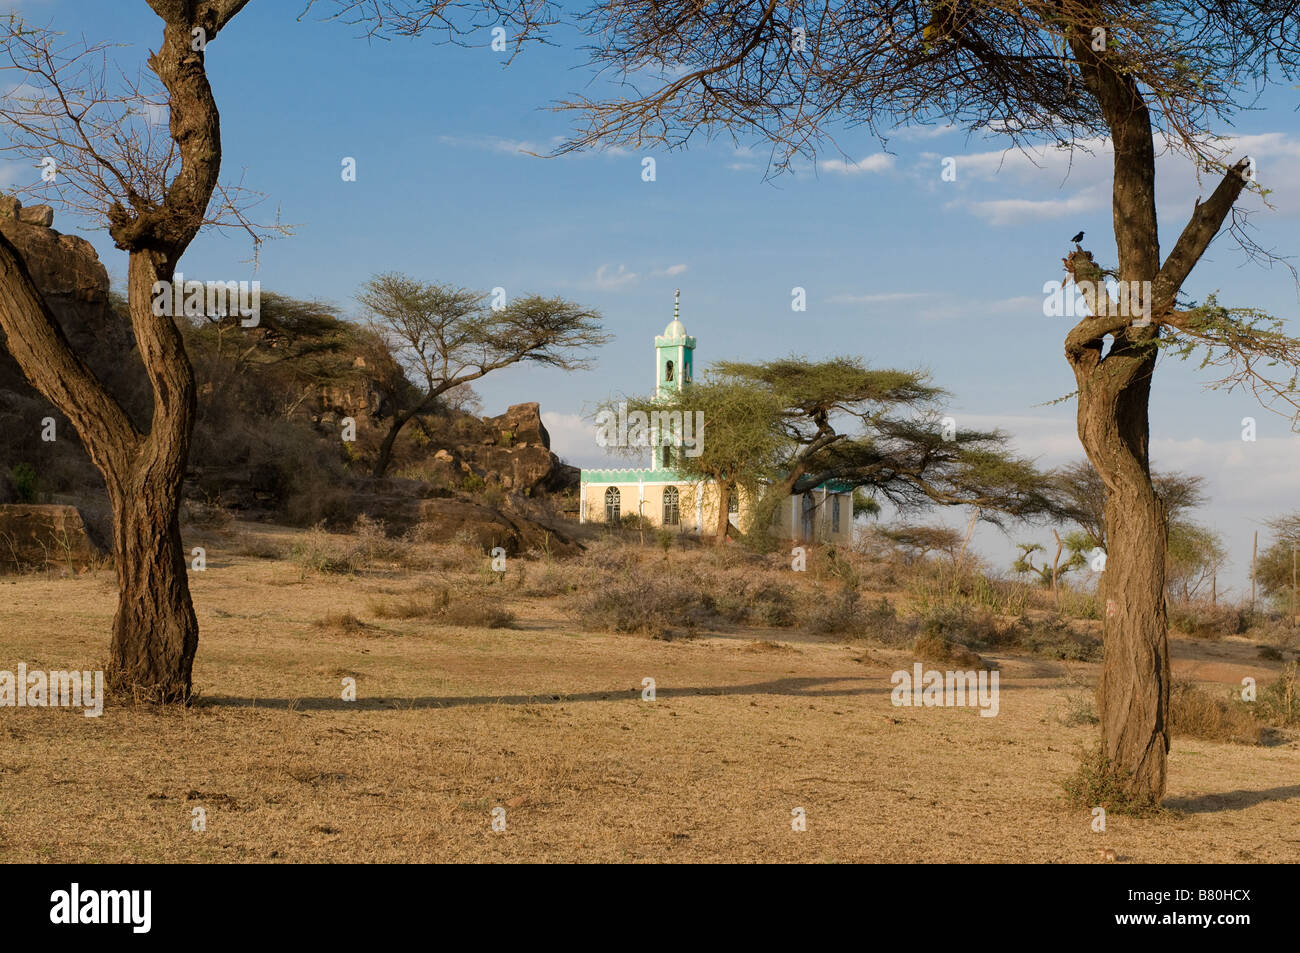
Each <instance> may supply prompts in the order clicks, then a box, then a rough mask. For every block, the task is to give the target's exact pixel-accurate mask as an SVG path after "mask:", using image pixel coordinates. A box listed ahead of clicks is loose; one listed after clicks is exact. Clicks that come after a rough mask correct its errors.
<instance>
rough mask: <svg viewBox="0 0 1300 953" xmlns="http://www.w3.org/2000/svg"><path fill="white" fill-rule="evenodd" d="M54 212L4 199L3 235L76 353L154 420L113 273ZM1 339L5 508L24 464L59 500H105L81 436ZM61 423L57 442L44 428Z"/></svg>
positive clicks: (0, 469)
mask: <svg viewBox="0 0 1300 953" xmlns="http://www.w3.org/2000/svg"><path fill="white" fill-rule="evenodd" d="M53 220H54V218H53V212H52V211H51V210H50V208H49V206H45V205H37V206H32V207H30V208H23V207H22V205H21V204H20V203H19V201H18V200H17V199H16V198H14V197H13V196H6V195H0V233H3V234H4V236H5V238H6V239H8V240H9V242H10V243H11V244H13V246H14V247H15V248H16V249H17V251H18V253H19V255H20V256H21V257H22V259H23V261H24V263H25V264H26V266H27V270H28V271H29V272H30V273H31V276H32V281H33V282H34V283H35V284H36V287H37V288H38V289H40V291H41V295H42V297H43V298H44V299H45V302H46V304H47V306H48V307H49V309H50V313H51V314H52V315H53V317H54V319H55V321H57V322H58V324H59V326H60V327H61V328H62V330H63V334H64V336H65V337H66V338H67V339H68V342H69V344H70V345H71V346H72V350H73V351H74V352H75V353H76V354H77V355H78V356H79V357H80V358H81V359H82V360H83V361H85V362H86V364H87V365H88V366H89V367H90V369H91V370H92V371H94V372H95V375H96V376H97V377H98V378H99V379H100V381H102V382H103V384H104V386H105V388H107V390H108V392H109V393H110V394H112V395H113V396H114V397H116V398H117V399H118V400H119V401H120V402H121V403H122V404H123V406H124V407H125V408H126V409H127V411H128V413H132V414H133V415H134V416H135V418H136V419H137V420H140V419H141V412H142V411H143V412H144V413H145V414H147V408H148V399H147V395H148V381H147V379H146V378H145V373H144V367H143V365H141V363H140V361H139V360H138V358H136V357H135V355H134V353H133V351H134V347H135V342H134V337H133V336H132V334H131V328H130V322H129V321H127V320H126V319H125V317H123V316H121V315H119V314H118V312H117V310H116V308H115V307H114V306H113V300H112V297H111V296H110V294H109V279H108V272H107V271H106V270H105V268H104V266H103V265H102V264H101V263H100V261H99V258H98V256H96V254H95V249H94V247H93V246H92V245H91V244H90V242H88V241H86V240H85V239H84V238H78V237H77V236H75V235H63V234H60V233H59V232H56V231H55V230H54V229H53V228H51V227H50V224H51V223H52V222H53ZM6 344H7V342H6V341H5V336H4V333H3V332H0V502H4V501H6V500H8V501H15V502H16V501H20V500H22V499H23V497H22V496H21V495H19V494H17V493H16V492H14V491H13V488H12V487H11V479H6V476H7V475H9V474H11V473H12V471H13V469H14V468H15V467H16V466H18V465H19V464H27V465H30V466H33V467H35V468H36V470H37V472H38V474H39V475H40V477H41V479H42V481H46V480H47V479H48V478H50V477H51V476H52V477H53V481H52V482H53V484H54V485H52V486H50V487H49V488H50V489H51V490H54V491H57V492H68V493H78V494H83V495H84V493H83V491H88V492H89V493H90V494H91V495H95V494H99V495H102V490H100V489H98V488H99V487H101V486H102V484H101V483H100V478H99V475H98V473H97V472H96V471H95V468H94V466H93V465H92V464H91V462H90V459H89V457H87V456H86V455H85V453H84V452H83V451H82V449H81V446H80V443H79V442H78V440H77V436H76V433H75V432H74V431H73V430H72V428H71V426H69V425H68V424H67V422H66V421H65V420H64V419H63V417H62V415H61V414H59V413H58V412H57V411H55V409H54V408H53V406H51V404H50V402H49V400H47V399H46V398H45V397H44V396H43V395H41V394H39V393H37V391H36V390H35V389H34V388H33V387H32V386H31V385H30V384H28V382H27V380H26V378H25V377H24V376H23V373H22V371H21V369H19V367H18V364H17V362H16V361H14V359H13V358H12V357H11V356H10V355H9V352H8V349H7V347H6ZM47 417H52V418H54V420H55V421H56V429H55V433H56V434H57V439H56V440H53V441H47V440H45V439H43V436H44V435H45V432H46V429H47V428H46V425H45V424H44V420H45V418H47Z"/></svg>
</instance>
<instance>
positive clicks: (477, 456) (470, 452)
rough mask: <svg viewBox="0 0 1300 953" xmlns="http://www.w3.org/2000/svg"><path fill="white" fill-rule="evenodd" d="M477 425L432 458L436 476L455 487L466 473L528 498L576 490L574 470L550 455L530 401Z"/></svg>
mask: <svg viewBox="0 0 1300 953" xmlns="http://www.w3.org/2000/svg"><path fill="white" fill-rule="evenodd" d="M477 423H478V426H477V427H475V428H473V432H470V433H465V434H464V435H463V436H462V435H460V434H457V439H456V441H455V442H454V443H453V444H451V445H444V446H442V447H440V448H439V449H438V450H437V451H436V452H435V453H434V454H433V455H432V457H433V462H434V467H435V470H434V472H435V473H437V475H438V476H443V474H444V471H445V473H446V474H447V478H448V479H449V480H450V481H452V482H458V481H461V480H463V479H464V476H465V475H467V474H471V473H472V474H474V475H475V476H477V477H478V478H480V479H481V480H483V481H484V482H485V483H496V484H499V485H500V486H501V487H503V488H504V489H506V490H512V491H515V492H519V493H526V494H529V495H533V494H538V493H559V492H562V491H563V490H567V489H573V488H576V487H577V485H578V470H577V468H576V467H571V466H568V465H567V464H564V463H562V462H561V461H560V458H559V457H557V456H556V455H555V454H554V453H552V452H551V449H550V448H551V435H550V434H549V433H547V431H546V425H545V424H543V423H542V414H541V407H540V406H539V405H538V404H537V403H536V402H532V403H527V404H513V405H511V406H510V407H509V408H508V409H507V410H506V412H505V413H504V414H500V415H498V416H496V417H484V418H483V419H482V420H481V421H477ZM463 429H464V428H462V430H463Z"/></svg>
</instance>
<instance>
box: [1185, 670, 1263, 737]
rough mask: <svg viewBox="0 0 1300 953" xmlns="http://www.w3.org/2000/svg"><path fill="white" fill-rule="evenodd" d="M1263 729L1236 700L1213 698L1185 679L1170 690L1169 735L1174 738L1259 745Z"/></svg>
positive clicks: (1244, 706)
mask: <svg viewBox="0 0 1300 953" xmlns="http://www.w3.org/2000/svg"><path fill="white" fill-rule="evenodd" d="M1265 727H1266V726H1265V725H1264V723H1263V722H1262V721H1260V719H1259V718H1258V717H1257V715H1256V712H1255V711H1252V710H1251V708H1250V707H1248V706H1247V704H1246V703H1245V702H1242V701H1240V700H1238V699H1237V698H1236V697H1235V696H1229V697H1216V696H1214V695H1211V694H1209V693H1208V692H1206V691H1205V690H1204V689H1201V688H1199V687H1197V685H1196V684H1195V683H1193V682H1191V681H1188V680H1186V679H1179V678H1176V679H1174V681H1173V684H1171V685H1170V687H1169V732H1170V735H1171V736H1172V737H1175V738H1198V739H1200V740H1202V741H1232V742H1237V743H1238V744H1251V745H1253V744H1258V743H1259V742H1260V740H1261V739H1262V737H1263V734H1264V730H1265Z"/></svg>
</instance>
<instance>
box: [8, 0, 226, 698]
mask: <svg viewBox="0 0 1300 953" xmlns="http://www.w3.org/2000/svg"><path fill="white" fill-rule="evenodd" d="M247 2H248V0H149V6H150V7H151V8H152V9H153V10H154V12H155V13H156V14H157V15H158V16H159V17H160V18H161V19H162V21H163V41H162V43H161V44H160V45H159V47H158V50H157V52H155V53H152V54H151V55H150V57H149V61H148V62H149V67H150V68H151V69H152V70H153V71H154V73H156V74H157V76H158V78H159V79H160V80H161V81H162V84H163V86H164V87H165V88H166V90H167V95H168V105H169V107H170V126H169V132H170V135H171V139H172V141H173V142H174V143H175V148H176V154H177V156H178V158H179V163H180V164H179V169H178V170H177V172H176V174H175V176H174V177H173V178H172V180H171V181H170V182H169V183H168V184H167V185H166V186H165V189H164V193H163V194H162V195H161V196H159V197H154V198H152V199H151V198H147V197H145V196H142V195H139V194H136V193H134V192H133V193H132V194H130V195H129V196H123V197H119V196H109V195H105V198H106V199H107V200H108V204H109V208H108V212H107V220H108V231H109V234H110V235H111V236H112V238H113V241H114V243H115V244H116V245H117V247H118V248H120V249H122V250H124V251H126V252H127V253H128V254H129V256H130V257H129V267H128V277H127V284H128V287H127V303H128V310H129V312H130V319H131V326H132V330H133V331H134V333H135V340H136V344H137V346H138V347H139V352H140V359H141V362H142V363H143V365H144V368H145V371H146V373H147V374H148V376H149V381H150V383H151V385H152V387H153V397H154V404H153V419H152V423H151V425H150V429H149V433H147V434H145V433H142V432H141V431H140V430H139V429H137V427H136V426H135V424H134V423H133V422H132V421H131V419H130V418H129V417H128V416H127V414H126V412H125V411H124V410H123V409H122V407H121V405H120V404H119V403H118V402H117V401H116V400H114V399H113V397H112V396H111V395H109V394H108V392H107V391H106V390H105V389H104V387H103V385H102V383H101V382H100V381H99V380H98V379H97V378H96V377H95V375H94V373H93V372H91V371H90V369H89V368H88V367H87V366H86V364H85V362H84V361H83V360H82V359H81V358H80V357H79V356H78V355H77V354H75V353H74V352H73V350H72V348H71V347H70V346H69V344H68V340H67V338H66V336H65V335H64V334H63V331H62V329H61V328H60V326H59V324H58V321H57V320H56V319H55V318H54V317H53V315H51V314H50V311H49V308H48V307H47V306H46V304H45V301H44V299H43V298H42V296H41V293H40V291H39V290H38V289H37V288H36V286H35V283H34V282H33V281H32V278H31V274H30V272H29V271H28V269H27V266H26V264H25V263H24V262H23V261H22V257H21V255H20V254H19V253H18V251H17V249H15V248H14V246H13V245H12V244H11V243H9V242H8V241H7V240H6V239H5V238H4V237H3V236H2V235H0V330H3V331H4V333H5V336H6V341H7V345H8V349H9V352H10V354H11V355H12V356H13V358H14V360H15V361H16V362H17V363H18V366H19V367H20V368H21V369H22V371H23V374H24V375H25V376H26V378H27V379H28V381H30V382H31V384H32V385H33V386H34V387H35V388H36V389H37V390H38V391H40V392H41V393H42V394H43V395H45V397H46V398H48V399H49V400H50V402H51V403H52V404H54V406H55V407H57V408H58V410H59V411H60V412H61V413H63V414H64V415H65V416H66V417H67V418H68V419H69V420H70V421H71V422H72V425H73V426H74V427H75V428H76V430H77V433H78V435H79V436H80V437H81V441H82V444H83V446H84V447H85V448H86V452H87V453H88V454H89V456H90V458H91V460H92V461H93V462H94V464H95V466H96V467H97V468H98V469H99V471H100V473H101V474H103V477H104V482H105V484H106V486H107V488H108V495H109V499H110V501H111V503H112V505H113V543H114V550H115V556H116V559H117V579H118V587H119V599H118V608H117V614H116V616H115V617H114V620H113V635H112V642H111V647H110V655H109V662H108V671H107V672H106V675H107V679H106V681H107V682H108V683H109V685H110V686H111V688H112V689H114V690H115V691H117V692H120V693H124V694H129V695H131V696H134V697H136V698H139V699H141V700H145V701H160V702H166V701H185V700H188V699H189V697H190V694H191V687H192V670H193V664H194V655H195V652H196V650H197V648H198V621H197V619H196V618H195V614H194V606H193V603H192V601H191V598H190V591H189V580H188V577H187V574H186V558H185V553H184V551H183V544H182V542H181V533H180V520H179V512H180V505H181V489H182V485H183V482H184V478H185V462H186V459H187V457H188V455H189V446H190V436H191V433H192V431H193V427H194V418H195V411H196V395H195V384H194V371H193V368H192V367H191V365H190V362H189V358H188V356H187V355H186V353H185V347H184V342H183V339H182V337H181V333H180V330H179V329H178V328H177V326H176V318H174V317H172V316H170V315H157V314H155V313H154V309H153V301H154V297H155V284H156V283H157V282H165V283H167V285H166V287H167V289H168V290H167V291H162V292H161V293H166V294H170V282H171V280H172V277H173V274H174V272H175V269H176V265H177V262H178V261H179V260H180V257H181V255H182V254H184V252H185V249H186V248H187V247H189V244H190V242H191V241H193V239H194V236H195V235H196V234H197V233H198V231H199V229H200V228H201V227H202V226H203V224H204V221H205V216H206V215H207V212H208V206H209V203H210V201H211V199H212V194H213V192H214V190H215V188H216V185H217V178H218V174H219V172H220V168H221V131H220V116H219V114H218V111H217V105H216V101H215V99H214V97H213V95H212V89H211V86H210V85H209V83H208V79H207V74H206V71H205V67H204V58H205V53H204V52H203V50H200V49H196V48H195V47H194V46H193V45H192V44H193V38H194V36H195V34H196V31H199V32H201V33H202V34H203V35H205V36H206V38H207V41H208V43H209V44H210V43H211V41H212V40H213V39H215V38H216V36H217V34H218V32H219V31H220V30H221V29H222V28H223V27H224V26H225V25H226V24H227V23H228V22H229V21H230V19H231V18H232V17H234V16H235V14H237V13H238V12H239V11H240V10H241V9H243V7H244V6H245V4H246V3H247ZM64 92H65V93H66V91H64ZM74 92H75V91H74ZM71 148H76V146H75V145H74V146H71ZM128 178H129V176H122V177H120V181H126V180H127V179H128ZM160 287H162V286H160Z"/></svg>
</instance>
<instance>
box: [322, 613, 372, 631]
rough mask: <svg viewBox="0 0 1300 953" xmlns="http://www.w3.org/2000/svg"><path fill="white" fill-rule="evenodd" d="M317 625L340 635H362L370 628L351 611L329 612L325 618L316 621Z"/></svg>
mask: <svg viewBox="0 0 1300 953" xmlns="http://www.w3.org/2000/svg"><path fill="white" fill-rule="evenodd" d="M315 627H316V628H318V629H323V630H325V631H328V632H334V633H337V634H339V635H361V634H363V633H365V632H366V631H367V630H369V629H370V626H369V625H367V624H366V623H364V622H362V621H361V620H360V619H358V618H357V617H356V616H355V615H353V614H352V613H351V612H327V613H326V614H325V616H324V618H322V619H320V620H319V621H317V622H316V623H315Z"/></svg>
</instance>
